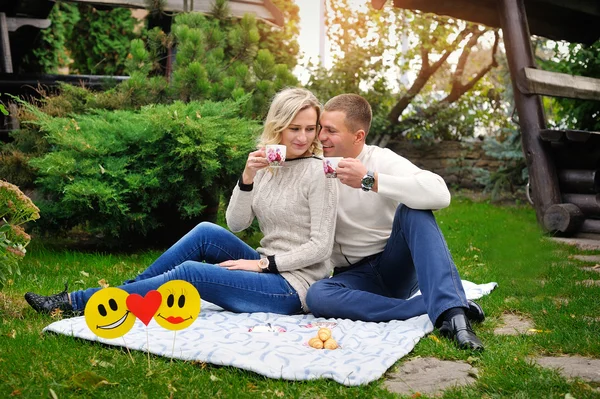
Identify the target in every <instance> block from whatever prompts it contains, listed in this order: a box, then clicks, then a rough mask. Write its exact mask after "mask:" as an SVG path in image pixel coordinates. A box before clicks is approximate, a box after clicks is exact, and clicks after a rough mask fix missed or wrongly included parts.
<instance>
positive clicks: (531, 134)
mask: <svg viewBox="0 0 600 399" xmlns="http://www.w3.org/2000/svg"><path fill="white" fill-rule="evenodd" d="M390 1H393V4H394V7H399V8H406V9H412V10H419V11H423V12H432V13H436V14H439V15H446V16H450V17H454V18H458V19H463V20H467V21H471V22H477V23H480V24H484V25H487V26H490V27H495V28H501V29H502V32H503V36H504V43H505V48H506V56H507V59H508V65H509V69H510V74H511V81H512V85H513V92H514V99H515V105H516V108H517V113H518V115H519V125H520V128H521V141H522V145H523V152H524V155H525V158H526V161H527V166H528V169H529V184H530V188H531V193H532V200H533V205H534V207H535V210H536V215H537V219H538V222H539V223H540V225H541V226H542V227H543V228H544V229H545V230H546V231H548V232H552V233H559V234H560V233H562V234H565V235H571V234H576V233H600V175H599V174H600V170H599V169H600V132H586V131H580V130H568V131H557V130H550V129H547V128H546V120H545V116H544V111H543V108H542V103H541V99H540V96H542V95H543V96H554V97H568V98H576V99H585V100H597V101H600V79H591V78H586V77H580V76H572V75H567V74H562V73H556V72H549V71H543V70H540V69H538V68H537V66H536V63H535V59H534V57H533V50H532V47H531V39H530V36H531V34H535V35H539V36H543V37H547V38H549V39H554V40H566V41H569V42H576V43H583V44H587V45H590V44H592V43H594V42H596V41H597V40H599V39H600V1H598V0H451V1H446V0H390ZM385 2H386V0H371V4H372V5H373V6H374V7H376V8H380V7H382V6H383V5H384V4H385Z"/></svg>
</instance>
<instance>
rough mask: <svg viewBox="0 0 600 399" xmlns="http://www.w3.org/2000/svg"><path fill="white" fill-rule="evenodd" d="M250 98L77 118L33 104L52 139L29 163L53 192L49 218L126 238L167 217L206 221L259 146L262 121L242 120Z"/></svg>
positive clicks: (47, 223)
mask: <svg viewBox="0 0 600 399" xmlns="http://www.w3.org/2000/svg"><path fill="white" fill-rule="evenodd" d="M245 100H246V98H243V99H241V100H239V101H237V102H234V101H231V100H229V101H224V102H211V101H206V102H203V103H199V102H190V103H188V104H184V103H181V102H175V103H173V104H171V105H150V106H146V107H143V108H141V109H140V110H139V111H124V110H121V111H106V110H98V111H95V112H93V113H90V114H86V115H76V116H73V117H51V116H49V115H47V114H44V113H43V112H41V111H39V110H35V109H32V112H35V114H36V116H37V121H36V124H38V125H39V127H40V129H41V131H43V132H44V133H45V135H46V137H47V140H48V142H49V143H50V145H51V149H50V150H49V152H47V153H46V154H44V155H42V156H40V157H38V158H35V159H32V160H31V161H30V164H31V165H32V166H33V167H35V168H36V169H37V174H38V179H37V181H36V185H37V187H38V188H39V189H40V190H41V191H42V193H43V197H44V200H40V201H39V205H40V207H41V208H42V213H43V215H44V217H43V218H42V219H41V220H40V225H41V226H42V227H44V228H45V229H49V228H56V229H61V230H63V231H64V230H67V229H71V228H74V227H76V226H83V227H84V228H85V229H86V230H87V231H88V232H90V233H93V234H96V235H101V236H103V237H106V238H107V239H108V237H120V238H121V239H123V238H125V237H130V236H137V237H139V236H144V235H146V234H148V233H150V232H153V231H155V230H156V229H158V228H159V227H161V226H163V225H165V223H169V222H170V221H169V220H165V219H164V218H165V217H175V218H182V219H191V218H193V219H194V220H196V221H198V219H199V218H200V217H202V216H203V211H204V210H205V208H206V206H207V205H212V204H213V203H215V201H216V202H217V203H218V200H219V198H220V196H221V194H223V193H225V192H229V190H231V188H232V187H233V185H234V183H235V181H236V180H237V177H238V175H239V172H240V171H241V170H242V169H243V165H244V162H245V158H246V156H247V153H248V152H249V151H251V150H252V148H253V147H254V135H255V132H256V130H257V128H258V123H257V122H254V121H249V120H246V119H243V118H240V117H239V113H240V108H241V107H242V106H243V104H244V101H245ZM165 210H169V211H172V212H171V213H169V212H166V214H165V213H163V212H162V211H165ZM165 234H169V233H165ZM173 234H175V233H173ZM177 234H179V232H177Z"/></svg>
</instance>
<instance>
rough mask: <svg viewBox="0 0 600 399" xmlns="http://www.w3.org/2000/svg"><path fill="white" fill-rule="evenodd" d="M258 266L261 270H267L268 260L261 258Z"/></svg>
mask: <svg viewBox="0 0 600 399" xmlns="http://www.w3.org/2000/svg"><path fill="white" fill-rule="evenodd" d="M258 266H259V267H260V268H261V269H263V270H265V269H267V268H268V267H269V260H268V259H267V258H262V259H261V260H259V261H258Z"/></svg>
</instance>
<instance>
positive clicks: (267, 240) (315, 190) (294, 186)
mask: <svg viewBox="0 0 600 399" xmlns="http://www.w3.org/2000/svg"><path fill="white" fill-rule="evenodd" d="M336 208H337V184H336V182H335V179H328V178H326V177H325V174H324V172H323V165H322V161H321V160H320V159H318V158H300V159H294V160H286V161H285V164H284V166H283V167H281V168H278V169H276V170H275V171H273V172H272V171H270V170H267V169H262V170H260V171H258V173H257V174H256V177H255V178H254V184H253V187H252V190H251V191H242V190H240V187H239V186H238V185H236V187H235V188H234V190H233V193H232V195H231V199H230V201H229V206H228V207H227V212H226V215H225V216H226V219H227V226H228V227H229V229H230V230H231V231H233V232H239V231H242V230H244V229H246V228H248V227H249V226H250V224H251V223H252V221H253V220H254V218H255V217H256V218H257V219H258V223H259V226H260V230H261V231H262V233H263V234H264V237H263V239H262V240H261V241H260V247H259V248H257V251H258V252H259V253H260V254H261V255H262V256H263V257H266V256H272V255H273V256H274V260H275V263H276V265H277V270H278V271H279V272H280V274H281V276H282V277H283V278H285V279H286V280H287V281H288V282H289V283H290V285H291V286H292V287H293V288H294V289H295V290H296V292H298V296H299V297H300V301H301V302H302V308H303V310H304V311H305V312H308V311H309V309H308V307H307V306H306V300H305V299H306V292H307V290H308V287H309V286H310V285H311V284H312V283H314V282H315V281H317V280H320V279H322V278H324V277H326V276H328V275H329V272H330V263H329V257H330V255H331V251H332V247H333V234H334V231H335V221H336Z"/></svg>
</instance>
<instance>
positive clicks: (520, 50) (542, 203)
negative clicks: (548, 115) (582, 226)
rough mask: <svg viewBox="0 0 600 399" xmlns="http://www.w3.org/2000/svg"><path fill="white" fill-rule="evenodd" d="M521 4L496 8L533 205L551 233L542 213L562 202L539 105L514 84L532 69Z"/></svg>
mask: <svg viewBox="0 0 600 399" xmlns="http://www.w3.org/2000/svg"><path fill="white" fill-rule="evenodd" d="M523 1H524V0H501V1H498V2H497V4H498V11H499V14H500V25H501V26H502V33H503V36H504V44H505V47H506V56H507V58H508V66H509V69H510V74H511V81H512V85H513V92H514V98H515V104H516V106H517V113H518V115H519V125H520V127H521V142H522V145H523V153H524V154H525V159H526V162H527V167H528V169H529V182H530V186H531V189H532V197H533V203H534V207H535V211H536V215H537V219H538V222H539V223H540V225H541V226H542V227H543V228H544V229H546V230H552V228H551V227H550V226H546V225H545V224H544V213H545V212H546V209H548V208H549V207H550V206H552V205H555V204H559V203H560V202H561V198H560V190H559V187H558V177H557V176H556V168H555V165H554V163H553V160H552V157H551V152H550V143H548V142H546V141H543V140H542V139H541V138H540V130H542V129H545V128H546V122H545V117H544V112H543V108H542V103H541V100H540V98H539V97H538V96H537V95H527V94H523V93H524V91H525V90H523V88H522V87H519V85H518V83H517V82H520V81H523V79H519V76H520V75H522V74H524V69H525V68H533V67H535V60H534V58H533V52H532V49H531V38H530V34H529V27H528V25H527V17H526V14H525V6H524V4H523Z"/></svg>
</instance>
